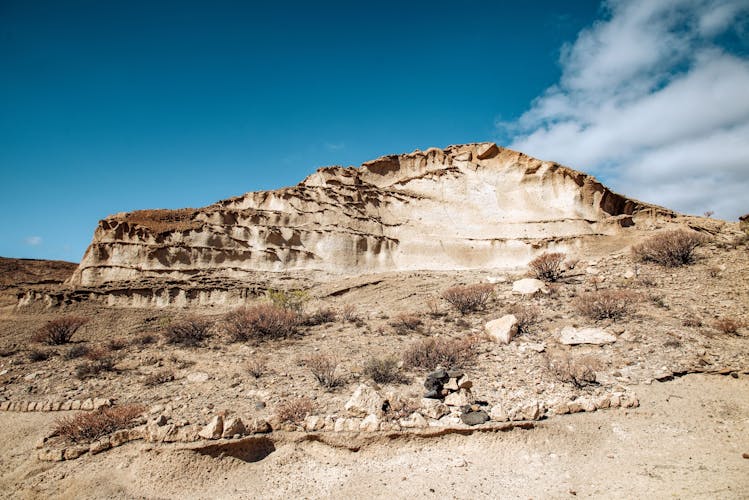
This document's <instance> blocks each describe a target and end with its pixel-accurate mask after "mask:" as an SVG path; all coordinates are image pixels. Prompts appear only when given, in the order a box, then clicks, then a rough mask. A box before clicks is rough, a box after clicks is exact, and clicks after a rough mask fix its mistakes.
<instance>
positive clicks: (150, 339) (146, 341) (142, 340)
mask: <svg viewBox="0 0 749 500" xmlns="http://www.w3.org/2000/svg"><path fill="white" fill-rule="evenodd" d="M155 343H156V337H155V336H153V335H151V334H150V333H146V334H143V335H140V336H138V337H135V338H134V339H133V345H150V344H155Z"/></svg>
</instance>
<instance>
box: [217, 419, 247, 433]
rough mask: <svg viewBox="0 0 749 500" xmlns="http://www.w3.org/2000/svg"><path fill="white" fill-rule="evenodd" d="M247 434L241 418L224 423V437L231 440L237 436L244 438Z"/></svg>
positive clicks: (227, 420)
mask: <svg viewBox="0 0 749 500" xmlns="http://www.w3.org/2000/svg"><path fill="white" fill-rule="evenodd" d="M246 432H247V429H246V428H245V426H244V422H242V419H241V418H239V417H233V418H227V419H226V422H224V431H223V432H222V433H221V436H222V437H225V438H230V437H232V436H234V435H236V434H239V435H240V436H243V435H244V434H245V433H246Z"/></svg>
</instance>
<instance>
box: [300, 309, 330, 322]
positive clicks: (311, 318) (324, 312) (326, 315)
mask: <svg viewBox="0 0 749 500" xmlns="http://www.w3.org/2000/svg"><path fill="white" fill-rule="evenodd" d="M337 316H338V315H337V314H336V312H335V311H334V310H333V309H330V308H325V309H318V310H317V311H315V312H313V313H312V314H305V315H304V316H303V317H302V320H301V321H302V324H303V325H304V326H317V325H324V324H325V323H332V322H334V321H335V320H336V317H337Z"/></svg>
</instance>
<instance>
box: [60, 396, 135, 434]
mask: <svg viewBox="0 0 749 500" xmlns="http://www.w3.org/2000/svg"><path fill="white" fill-rule="evenodd" d="M144 410H145V408H144V407H143V406H141V405H122V406H114V407H111V408H100V409H98V410H94V411H91V412H83V413H78V414H77V415H73V416H70V417H62V418H60V419H58V420H57V421H56V422H55V426H54V433H55V434H56V435H58V436H60V437H62V438H63V439H66V440H68V441H72V442H74V443H78V442H83V441H94V440H96V439H99V438H100V437H103V436H106V435H107V434H111V433H113V432H115V431H118V430H120V429H128V428H131V427H134V425H135V423H136V422H137V419H138V417H139V416H140V415H141V414H142V413H143V411H144Z"/></svg>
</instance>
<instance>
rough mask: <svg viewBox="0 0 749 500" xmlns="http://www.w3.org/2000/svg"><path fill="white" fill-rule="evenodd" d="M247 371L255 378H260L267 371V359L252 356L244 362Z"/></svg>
mask: <svg viewBox="0 0 749 500" xmlns="http://www.w3.org/2000/svg"><path fill="white" fill-rule="evenodd" d="M245 368H246V369H247V373H249V374H250V375H252V376H253V377H255V378H260V377H262V376H263V375H265V373H266V372H267V371H268V360H267V359H266V358H264V357H261V356H257V357H253V358H251V359H249V360H247V362H246V363H245Z"/></svg>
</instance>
